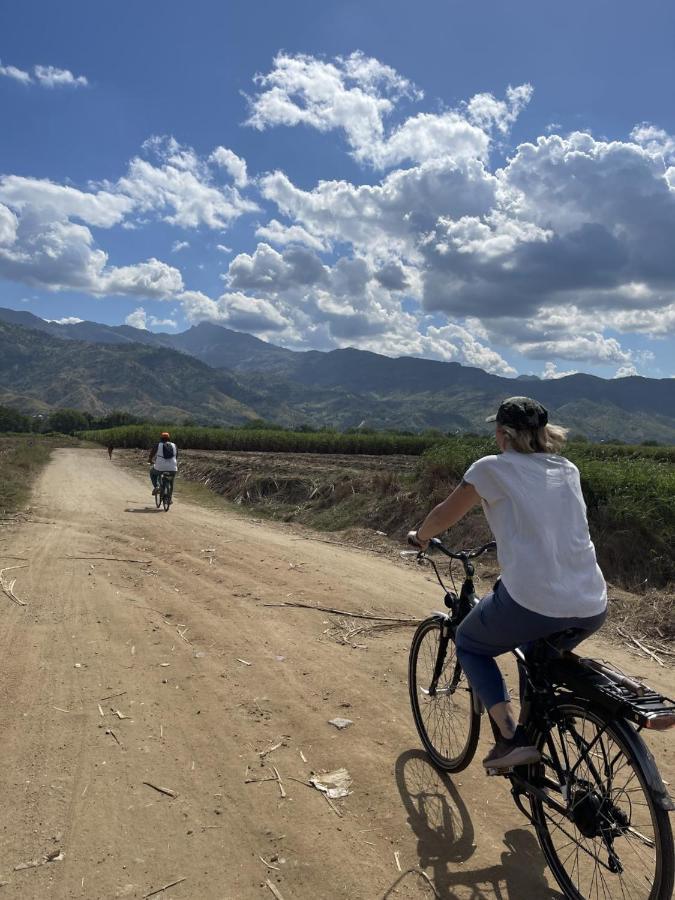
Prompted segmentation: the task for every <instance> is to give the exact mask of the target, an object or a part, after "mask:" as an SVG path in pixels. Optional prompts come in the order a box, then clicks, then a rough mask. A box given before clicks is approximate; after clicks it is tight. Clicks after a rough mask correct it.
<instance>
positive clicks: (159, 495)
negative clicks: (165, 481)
mask: <svg viewBox="0 0 675 900" xmlns="http://www.w3.org/2000/svg"><path fill="white" fill-rule="evenodd" d="M162 490H163V485H162V479H161V478H160V479H159V481H158V482H157V493H156V494H155V506H156V507H157V509H159V508H160V506H161V505H162Z"/></svg>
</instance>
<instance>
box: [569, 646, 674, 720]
mask: <svg viewBox="0 0 675 900" xmlns="http://www.w3.org/2000/svg"><path fill="white" fill-rule="evenodd" d="M552 671H553V674H554V677H555V678H556V680H558V679H559V681H560V683H561V684H562V685H564V686H566V687H568V688H570V689H571V690H572V691H574V693H575V694H576V695H577V696H579V697H582V698H583V697H586V698H587V699H591V695H594V696H595V697H597V695H598V694H600V695H601V697H602V699H603V701H604V705H605V706H607V707H609V709H610V710H611V711H612V713H613V714H614V715H615V716H617V717H624V718H626V719H629V720H630V721H631V722H635V724H636V725H638V726H639V727H640V728H649V729H650V730H653V731H665V730H666V729H667V728H672V727H674V726H675V701H674V700H671V699H670V698H669V697H665V696H664V695H663V694H659V693H658V692H657V691H654V690H652V689H651V688H650V687H649V686H648V685H646V684H643V683H642V682H641V681H637V680H636V679H635V678H631V677H630V676H629V675H625V674H624V673H623V672H621V671H619V670H618V669H615V668H613V667H611V666H610V665H608V664H607V663H602V662H599V661H598V660H595V659H584V658H582V657H580V656H577V655H576V654H574V653H564V654H562V655H561V657H560V658H559V659H558V660H555V661H554V662H553V666H552Z"/></svg>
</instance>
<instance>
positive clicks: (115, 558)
mask: <svg viewBox="0 0 675 900" xmlns="http://www.w3.org/2000/svg"><path fill="white" fill-rule="evenodd" d="M56 558H57V559H100V560H103V561H104V562H130V563H143V565H146V566H149V565H150V563H151V562H152V560H150V559H121V558H120V557H119V556H57V557H56Z"/></svg>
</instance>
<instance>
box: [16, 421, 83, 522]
mask: <svg viewBox="0 0 675 900" xmlns="http://www.w3.org/2000/svg"><path fill="white" fill-rule="evenodd" d="M78 444H79V441H75V440H73V439H72V438H68V437H65V436H64V435H45V436H43V435H34V434H17V435H2V436H0V472H2V478H0V518H5V517H6V516H8V515H11V514H12V513H14V512H16V510H17V509H20V508H21V507H22V506H25V505H26V503H27V502H28V499H29V497H30V492H31V488H32V486H33V483H34V481H35V479H36V478H37V476H38V475H39V474H40V472H41V471H42V469H43V467H44V466H45V465H46V464H47V463H48V462H49V457H50V456H51V453H52V450H54V448H55V447H66V446H68V447H70V446H77V445H78Z"/></svg>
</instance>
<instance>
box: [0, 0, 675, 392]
mask: <svg viewBox="0 0 675 900" xmlns="http://www.w3.org/2000/svg"><path fill="white" fill-rule="evenodd" d="M674 20H675V9H674V8H673V6H672V4H668V3H666V2H661V0H659V2H647V3H644V4H642V5H641V6H640V7H638V6H637V5H636V4H633V3H627V2H618V3H617V2H613V3H610V2H605V0H597V2H593V3H590V4H589V3H587V2H579V0H574V2H570V3H567V4H565V5H557V6H554V5H553V4H544V3H541V2H520V3H515V4H505V3H503V2H497V0H488V2H481V3H472V4H468V3H459V2H450V0H446V2H422V3H419V4H416V5H413V4H410V3H407V2H406V3H404V2H398V0H394V2H392V0H390V2H386V3H385V2H364V0H362V2H358V3H356V2H354V3H351V2H349V3H331V4H316V3H315V2H293V0H290V2H286V3H285V4H278V3H271V2H269V3H261V4H251V3H229V4H220V3H216V2H209V3H207V2H193V3H191V4H190V5H189V7H188V6H186V5H185V4H179V3H177V2H174V0H169V2H164V3H162V4H161V5H159V4H135V5H134V6H133V7H132V6H131V5H124V4H116V5H113V4H110V3H103V4H101V3H97V4H92V3H82V2H69V3H68V4H65V5H64V4H61V5H56V4H47V3H44V2H42V3H35V2H30V0H28V2H23V3H22V4H20V5H19V4H5V5H4V6H3V7H2V8H1V9H0V114H1V116H2V122H3V126H4V127H3V128H2V132H1V134H2V139H1V140H0V305H4V306H10V307H13V308H15V309H28V310H30V311H32V312H34V313H36V314H37V315H41V316H43V317H45V318H50V319H63V318H70V317H72V318H84V319H93V320H96V321H102V322H107V323H110V324H119V323H122V322H124V321H128V322H129V323H130V324H134V325H136V326H140V327H148V328H152V329H166V330H175V329H181V330H182V329H184V328H186V327H188V326H189V325H190V324H194V323H196V322H199V321H202V320H205V319H208V320H211V321H217V322H220V323H221V324H223V325H226V326H228V327H232V328H235V329H238V330H243V331H250V332H252V333H255V334H258V335H259V336H261V337H263V338H264V339H267V340H270V341H273V342H275V343H279V344H283V345H285V346H289V347H292V348H295V349H300V348H303V349H304V348H310V347H313V348H318V349H326V350H327V349H331V348H334V347H339V346H348V345H353V346H359V347H363V348H365V349H371V350H376V351H378V352H383V353H389V354H391V355H404V354H414V355H420V356H428V357H434V358H439V359H453V360H457V361H459V362H463V363H465V364H469V365H480V366H481V367H483V368H485V369H488V370H490V371H494V372H497V373H500V374H509V375H515V374H518V373H527V372H534V373H536V374H540V375H544V376H545V377H556V376H559V375H560V374H562V373H565V372H570V371H587V372H593V373H596V374H599V375H603V376H605V377H614V376H616V375H617V374H619V375H630V374H636V373H639V374H644V375H650V376H652V377H670V376H672V375H673V374H675V365H674V364H673V355H674V354H673V349H674V346H675V340H674V339H673V333H674V332H675V293H674V292H675V254H673V252H672V243H673V233H674V229H675V163H674V160H675V137H673V135H675V121H674V119H675V106H674V105H673V85H674V84H675V78H674V77H673V76H674V74H675V72H674V71H673V70H674V69H675V62H674V58H673V52H672V51H673V38H674V37H675V27H674V26H675V21H674ZM36 23H39V27H37V26H36Z"/></svg>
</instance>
